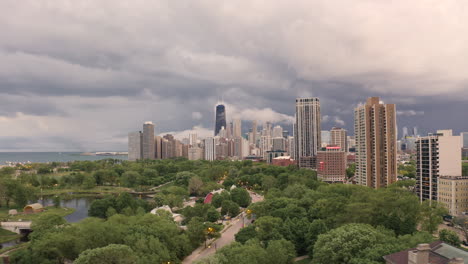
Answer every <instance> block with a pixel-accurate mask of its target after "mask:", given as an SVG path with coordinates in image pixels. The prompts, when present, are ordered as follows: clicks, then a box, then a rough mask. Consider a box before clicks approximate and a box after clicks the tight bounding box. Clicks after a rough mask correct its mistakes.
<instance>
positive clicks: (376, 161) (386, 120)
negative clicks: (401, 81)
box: [354, 97, 397, 188]
mask: <svg viewBox="0 0 468 264" xmlns="http://www.w3.org/2000/svg"><path fill="white" fill-rule="evenodd" d="M354 131H355V132H354V134H355V137H356V174H355V177H356V182H357V184H359V185H365V186H368V187H371V188H381V187H385V186H387V185H389V184H391V183H393V182H395V181H396V177H397V139H396V134H397V125H396V107H395V105H394V104H384V103H383V102H380V99H379V97H371V98H368V99H367V102H366V104H364V105H361V106H358V107H357V108H356V109H355V110H354Z"/></svg>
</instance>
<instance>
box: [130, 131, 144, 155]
mask: <svg viewBox="0 0 468 264" xmlns="http://www.w3.org/2000/svg"><path fill="white" fill-rule="evenodd" d="M142 144H143V133H141V131H138V132H131V133H129V134H128V160H131V161H135V160H139V159H141V157H142V156H143V153H142Z"/></svg>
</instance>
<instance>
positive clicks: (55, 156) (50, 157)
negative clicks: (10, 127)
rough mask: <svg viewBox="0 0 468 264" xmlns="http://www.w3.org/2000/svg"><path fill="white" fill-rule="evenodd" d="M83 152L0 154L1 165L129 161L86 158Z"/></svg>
mask: <svg viewBox="0 0 468 264" xmlns="http://www.w3.org/2000/svg"><path fill="white" fill-rule="evenodd" d="M80 154H81V152H0V165H6V164H7V163H6V162H7V161H9V162H41V163H43V162H53V161H58V162H68V161H75V160H91V161H93V160H102V159H121V160H127V159H128V157H127V156H126V155H117V156H84V155H80Z"/></svg>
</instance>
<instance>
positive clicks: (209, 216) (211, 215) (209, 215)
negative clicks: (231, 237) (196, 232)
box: [206, 206, 221, 222]
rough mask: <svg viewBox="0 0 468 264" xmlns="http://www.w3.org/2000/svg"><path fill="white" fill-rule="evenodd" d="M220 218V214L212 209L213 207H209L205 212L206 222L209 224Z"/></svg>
mask: <svg viewBox="0 0 468 264" xmlns="http://www.w3.org/2000/svg"><path fill="white" fill-rule="evenodd" d="M219 218H221V214H220V213H219V212H218V210H216V208H214V207H213V206H210V208H209V209H208V210H207V212H206V221H209V222H216V221H218V220H219Z"/></svg>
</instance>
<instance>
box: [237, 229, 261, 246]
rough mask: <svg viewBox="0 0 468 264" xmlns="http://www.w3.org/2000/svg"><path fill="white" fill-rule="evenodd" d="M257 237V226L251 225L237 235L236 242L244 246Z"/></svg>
mask: <svg viewBox="0 0 468 264" xmlns="http://www.w3.org/2000/svg"><path fill="white" fill-rule="evenodd" d="M256 236H257V231H256V230H255V225H249V226H247V227H244V228H242V229H241V230H240V231H239V232H238V233H237V234H236V235H235V238H236V241H237V242H239V243H242V244H245V242H247V241H248V240H250V239H252V238H255V237H256Z"/></svg>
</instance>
